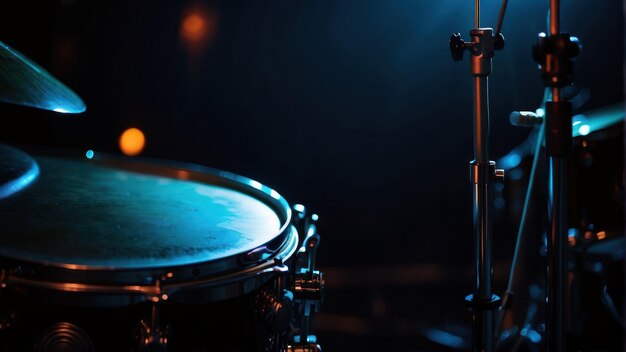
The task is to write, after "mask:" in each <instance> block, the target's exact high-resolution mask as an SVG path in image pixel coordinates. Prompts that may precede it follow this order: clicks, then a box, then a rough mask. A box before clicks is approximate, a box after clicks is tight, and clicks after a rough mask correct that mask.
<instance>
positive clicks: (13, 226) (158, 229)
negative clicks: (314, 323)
mask: <svg viewBox="0 0 626 352" xmlns="http://www.w3.org/2000/svg"><path fill="white" fill-rule="evenodd" d="M4 148H7V147H4ZM28 153H29V154H30V155H31V156H33V158H34V160H35V161H36V163H37V165H38V168H39V171H40V172H39V176H38V177H36V178H35V180H34V181H32V183H31V184H30V185H29V186H27V187H25V188H24V189H22V190H20V191H19V192H16V193H14V194H12V195H11V196H9V197H6V198H4V199H0V229H2V231H0V258H3V261H5V260H11V261H15V262H18V263H21V265H22V264H23V265H27V264H31V265H40V266H45V267H56V268H62V269H67V270H75V271H76V270H78V271H82V272H84V271H90V272H110V271H124V272H128V271H133V270H136V269H137V270H139V269H141V270H144V269H147V270H152V269H156V270H157V272H161V271H163V272H165V271H167V270H169V269H171V268H172V267H180V266H190V265H191V266H197V265H200V264H202V263H209V264H211V263H221V264H220V268H219V271H221V272H224V271H227V270H232V269H236V268H237V267H241V266H242V265H243V264H242V260H241V258H238V259H237V260H236V261H231V262H228V263H226V262H225V261H224V260H225V259H228V258H233V257H234V256H235V257H236V256H237V255H242V254H246V253H250V252H252V253H255V252H258V251H259V250H261V249H262V250H261V251H263V250H265V251H270V252H271V248H272V247H277V246H279V245H280V244H282V243H283V242H284V240H285V233H286V232H287V231H286V228H287V226H288V224H289V221H290V214H291V213H290V210H289V206H288V204H287V202H286V201H285V200H284V199H283V198H282V197H280V195H278V193H276V192H275V191H273V190H271V189H269V188H268V187H265V186H262V185H261V184H260V183H258V182H256V181H253V180H250V179H247V178H244V177H240V176H236V175H233V174H230V173H226V172H221V171H217V170H213V169H208V168H201V167H197V166H191V165H186V167H185V168H181V167H173V166H171V165H169V164H163V163H162V162H161V163H157V162H144V161H137V160H136V159H133V160H131V159H120V158H114V157H110V156H108V157H107V156H102V155H100V156H98V154H96V157H95V158H93V159H91V160H88V159H87V158H85V156H84V155H82V157H78V156H75V157H71V156H67V155H66V154H63V156H59V155H56V156H50V155H51V152H50V151H49V150H47V151H45V153H41V152H32V151H28ZM44 154H46V155H47V156H46V155H44ZM272 244H274V245H272ZM268 248H270V249H268ZM225 263H226V264H225ZM161 269H162V270H161ZM93 275H95V274H93V273H92V277H93ZM109 276H110V275H109ZM139 276H140V275H139ZM59 277H67V275H65V276H64V275H60V276H59Z"/></svg>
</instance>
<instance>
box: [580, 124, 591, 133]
mask: <svg viewBox="0 0 626 352" xmlns="http://www.w3.org/2000/svg"><path fill="white" fill-rule="evenodd" d="M589 132H591V128H590V127H589V125H587V124H584V125H581V126H580V127H578V133H579V134H580V135H581V136H586V135H588V134H589Z"/></svg>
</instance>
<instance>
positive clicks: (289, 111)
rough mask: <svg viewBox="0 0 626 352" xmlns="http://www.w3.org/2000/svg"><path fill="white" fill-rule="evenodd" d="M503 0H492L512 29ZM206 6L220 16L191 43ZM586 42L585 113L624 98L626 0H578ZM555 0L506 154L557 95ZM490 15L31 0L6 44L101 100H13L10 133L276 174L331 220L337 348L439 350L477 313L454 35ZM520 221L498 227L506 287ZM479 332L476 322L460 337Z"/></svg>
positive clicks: (502, 67) (6, 28)
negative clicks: (546, 98) (525, 120)
mask: <svg viewBox="0 0 626 352" xmlns="http://www.w3.org/2000/svg"><path fill="white" fill-rule="evenodd" d="M499 5H500V2H499V1H483V6H482V21H483V25H485V26H491V27H494V26H495V21H496V18H497V11H498V8H499ZM189 11H200V12H199V13H203V14H205V15H206V16H208V17H207V18H208V21H209V22H208V23H209V24H212V25H213V26H214V27H211V28H214V31H209V32H210V33H208V34H207V36H206V37H205V39H206V40H203V41H201V42H202V45H196V47H194V48H193V49H191V48H190V47H189V46H187V45H186V44H185V42H184V40H183V39H182V37H181V23H182V20H183V19H184V16H185V15H186V14H188V13H189ZM563 11H564V15H563V30H564V31H570V32H571V33H573V34H576V35H577V36H578V37H580V38H581V41H582V43H583V45H584V47H583V51H582V53H581V55H580V57H579V59H578V60H577V61H576V64H575V82H576V84H577V86H578V87H581V88H586V89H588V90H589V92H590V98H589V100H588V101H587V103H586V104H585V105H584V106H583V107H582V108H581V109H580V110H579V111H591V110H593V109H597V108H600V107H603V106H607V105H611V104H615V103H618V102H621V101H622V100H623V74H622V63H623V19H622V2H621V1H619V0H603V1H583V0H572V1H566V2H563ZM546 15H547V1H538V0H537V1H510V4H509V8H508V11H507V17H506V19H505V23H504V28H503V32H504V34H505V36H506V38H507V43H506V48H505V50H504V51H502V52H498V53H497V55H496V58H495V59H494V64H493V74H492V76H491V78H490V84H491V96H490V99H491V141H492V144H491V147H492V155H493V158H494V159H496V158H498V157H501V156H503V155H505V154H506V153H507V152H508V151H510V150H511V149H512V148H514V147H516V146H517V145H519V144H520V143H522V141H524V140H525V138H526V136H527V135H528V132H529V130H526V129H522V128H519V127H513V126H511V125H510V124H509V121H508V115H509V113H510V112H511V111H513V110H520V109H521V110H534V109H536V108H537V107H538V106H539V104H540V102H541V98H542V95H543V88H542V82H541V81H540V78H539V72H538V70H537V65H536V64H535V63H534V62H533V60H532V58H531V51H530V48H531V45H532V44H533V43H534V42H535V39H536V35H537V33H538V32H540V31H545V26H546ZM472 25H473V2H472V1H467V0H466V1H461V0H440V1H408V0H405V1H399V0H394V1H383V0H379V1H369V0H352V1H349V0H346V1H323V0H322V1H317V0H316V1H311V0H307V1H293V0H288V1H287V0H263V1H208V0H207V1H195V2H194V1H124V2H113V1H73V0H62V1H47V2H45V3H44V2H36V1H19V2H17V1H15V2H10V3H6V4H4V5H3V10H2V11H0V40H2V41H4V42H5V43H7V44H9V45H10V46H12V47H14V48H15V49H17V50H19V51H21V52H22V53H23V54H25V55H26V56H27V57H29V58H31V59H33V60H34V61H35V62H37V63H39V64H40V65H42V66H43V67H45V68H46V69H48V70H49V71H50V72H51V73H52V74H53V75H55V77H57V78H59V79H60V80H61V81H62V82H64V83H65V84H67V85H68V86H69V87H71V88H72V89H73V90H74V91H76V92H77V93H78V94H79V95H80V96H81V97H82V98H83V99H84V101H85V103H86V104H87V112H86V113H84V114H82V115H80V116H62V115H59V114H57V113H53V112H47V111H39V110H35V109H29V108H23V107H15V106H9V105H3V106H2V107H0V108H1V110H0V114H1V115H2V118H1V119H2V121H3V124H2V127H1V128H0V137H1V138H2V140H4V141H5V142H6V143H16V144H21V143H26V144H37V145H43V146H50V147H70V148H77V149H84V150H87V149H93V150H95V151H96V152H108V153H120V152H119V149H118V146H117V141H118V137H119V135H120V134H121V133H122V131H124V130H125V129H126V128H128V127H138V128H140V129H142V130H143V131H144V133H145V134H146V138H147V145H146V149H145V150H144V152H143V154H142V156H148V157H157V158H162V159H168V160H175V161H187V162H193V163H198V164H203V165H208V166H211V167H215V168H218V169H224V170H228V171H231V172H234V173H238V174H241V175H244V176H247V177H250V178H253V179H256V180H258V181H260V182H261V183H263V184H266V185H268V186H270V187H272V188H274V189H276V190H277V191H278V192H279V193H281V194H282V195H283V196H284V197H285V198H286V199H287V200H288V201H289V202H291V203H303V204H305V205H306V206H307V207H309V208H310V209H311V210H313V211H315V212H317V213H319V215H320V224H319V227H320V231H321V234H322V236H323V242H322V245H321V248H320V251H319V259H318V263H319V265H320V266H321V267H322V269H325V270H326V273H327V281H328V292H327V299H326V304H325V306H324V308H323V312H324V315H323V316H322V317H320V319H319V321H318V322H317V328H318V330H319V335H320V338H321V339H322V344H323V345H325V347H326V348H327V349H328V350H341V349H344V350H351V349H356V348H357V347H360V348H362V349H372V350H373V349H377V348H383V347H384V348H388V349H390V350H394V349H398V350H412V349H419V348H426V349H428V348H430V349H436V348H437V345H436V344H433V343H431V342H429V341H427V340H428V339H426V338H425V337H424V334H423V331H425V330H424V326H430V325H435V324H443V323H446V324H447V323H451V324H454V323H459V324H461V325H463V324H466V323H467V318H468V317H467V313H466V312H465V311H464V310H463V306H462V297H463V296H464V295H465V294H466V293H469V291H470V290H471V282H470V278H471V272H470V265H471V252H470V248H471V243H472V230H471V226H472V225H471V188H470V183H469V180H468V168H467V164H468V162H469V161H470V160H471V159H472V156H473V151H472V110H471V109H472V105H471V86H470V83H471V79H470V75H469V63H468V60H467V58H466V60H465V61H464V62H461V63H454V62H452V60H451V58H450V54H449V50H448V38H449V36H450V34H451V33H453V32H461V33H462V34H463V36H464V37H465V39H469V38H468V34H467V33H468V31H469V29H470V28H471V27H472ZM513 227H514V226H513V224H511V223H510V222H509V223H506V224H504V225H502V226H498V229H500V230H501V231H500V232H499V233H498V232H497V233H496V238H495V244H494V246H495V249H496V250H495V257H496V268H495V275H496V287H497V288H498V290H500V291H501V290H502V289H503V282H504V281H503V280H504V278H505V276H506V271H507V270H508V265H509V263H510V258H511V255H512V245H513V241H514V238H513V236H514V232H512V231H511V229H512V228H513ZM463 333H464V332H461V333H460V334H461V335H462V334H463Z"/></svg>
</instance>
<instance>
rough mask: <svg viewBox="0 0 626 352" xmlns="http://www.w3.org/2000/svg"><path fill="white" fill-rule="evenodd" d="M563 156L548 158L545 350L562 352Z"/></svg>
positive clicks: (564, 297)
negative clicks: (548, 219)
mask: <svg viewBox="0 0 626 352" xmlns="http://www.w3.org/2000/svg"><path fill="white" fill-rule="evenodd" d="M566 176H567V175H566V158H564V157H557V156H551V157H550V188H549V199H548V202H549V203H548V204H549V208H548V209H549V211H550V233H549V235H548V275H547V276H548V282H547V294H548V295H547V302H546V303H547V304H546V307H547V310H548V311H547V316H546V318H547V324H546V341H547V343H548V346H547V350H548V352H561V351H565V329H566V324H565V303H566V302H565V301H566V300H567V272H568V270H567V198H566V191H565V190H566V185H567V178H566Z"/></svg>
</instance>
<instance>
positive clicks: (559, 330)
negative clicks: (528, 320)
mask: <svg viewBox="0 0 626 352" xmlns="http://www.w3.org/2000/svg"><path fill="white" fill-rule="evenodd" d="M560 15H561V14H560V1H559V0H550V26H549V27H550V35H546V34H545V33H540V34H539V36H538V39H537V44H536V45H535V46H534V47H533V58H534V60H535V62H537V63H538V64H539V66H540V67H541V78H542V79H543V81H544V85H545V86H546V87H550V88H551V89H552V99H551V101H549V102H547V103H546V122H545V135H546V137H545V139H546V153H547V155H548V159H549V162H548V164H549V173H550V176H549V186H548V188H549V192H548V217H549V219H550V225H549V229H548V242H547V243H548V245H547V258H548V267H547V274H546V275H547V287H546V348H547V351H548V352H555V351H565V350H566V341H565V330H566V317H565V314H566V313H565V312H566V308H565V304H566V299H567V274H568V269H567V241H568V227H567V225H568V224H567V157H568V155H570V153H571V149H572V107H571V104H570V103H569V102H567V101H566V100H564V97H563V96H562V95H561V88H563V87H565V86H568V85H570V84H571V83H572V74H573V72H572V71H573V67H572V59H574V58H575V57H576V56H577V55H578V52H579V51H580V44H579V42H578V38H576V37H573V36H570V35H569V34H566V33H561V30H560Z"/></svg>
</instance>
